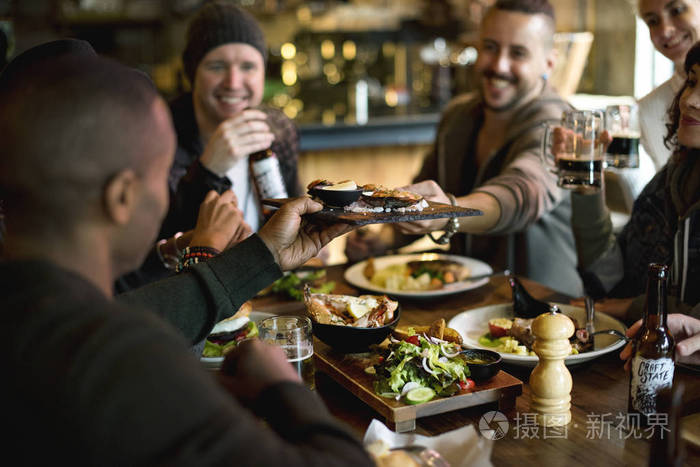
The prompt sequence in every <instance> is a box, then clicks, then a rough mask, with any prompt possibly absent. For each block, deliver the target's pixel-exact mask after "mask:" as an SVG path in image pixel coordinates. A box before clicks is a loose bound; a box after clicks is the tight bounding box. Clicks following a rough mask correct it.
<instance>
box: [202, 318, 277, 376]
mask: <svg viewBox="0 0 700 467" xmlns="http://www.w3.org/2000/svg"><path fill="white" fill-rule="evenodd" d="M270 316H273V314H272V313H265V312H264V311H251V312H250V315H249V316H248V317H249V318H250V319H251V320H252V321H255V324H257V325H258V326H259V325H260V321H262V320H264V319H266V318H269V317H270ZM199 360H200V361H201V362H202V363H203V364H204V366H205V367H206V368H208V369H210V370H218V369H219V368H221V364H222V363H223V361H224V357H200V358H199Z"/></svg>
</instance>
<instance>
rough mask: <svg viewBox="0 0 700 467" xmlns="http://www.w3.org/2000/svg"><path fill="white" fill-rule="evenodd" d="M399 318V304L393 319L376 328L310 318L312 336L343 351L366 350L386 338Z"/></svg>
mask: <svg viewBox="0 0 700 467" xmlns="http://www.w3.org/2000/svg"><path fill="white" fill-rule="evenodd" d="M400 318H401V305H399V306H398V307H397V308H396V311H395V312H394V319H393V320H391V322H389V323H386V324H385V325H384V326H381V327H378V328H356V327H352V326H342V325H337V324H320V323H317V322H316V321H314V320H313V319H311V323H312V326H313V332H314V336H316V337H318V338H319V340H321V341H322V342H324V343H325V344H327V345H329V346H330V347H333V349H335V350H337V351H339V352H343V353H358V352H367V351H368V350H369V346H370V345H372V344H379V343H381V342H382V341H383V340H384V339H386V338H387V336H388V335H389V333H391V330H392V329H394V328H395V327H396V325H397V324H398V323H399V319H400Z"/></svg>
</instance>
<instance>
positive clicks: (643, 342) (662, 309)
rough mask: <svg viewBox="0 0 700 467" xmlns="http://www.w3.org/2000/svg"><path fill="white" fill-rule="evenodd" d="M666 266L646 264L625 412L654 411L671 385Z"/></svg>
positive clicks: (643, 415)
mask: <svg viewBox="0 0 700 467" xmlns="http://www.w3.org/2000/svg"><path fill="white" fill-rule="evenodd" d="M667 280H668V266H666V265H663V264H655V263H652V264H650V265H649V270H648V282H647V294H646V303H645V304H644V322H643V323H642V325H641V327H640V329H639V332H638V333H637V335H636V337H635V340H634V352H633V356H632V363H631V371H630V390H629V404H628V412H629V413H639V414H641V420H640V421H641V423H642V424H643V425H646V416H648V415H650V414H654V413H656V411H657V398H658V394H659V391H660V390H662V389H664V388H668V387H671V385H672V384H673V371H674V350H675V344H674V341H673V336H671V333H670V332H669V331H668V328H667V327H666V282H667Z"/></svg>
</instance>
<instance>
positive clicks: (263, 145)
mask: <svg viewBox="0 0 700 467" xmlns="http://www.w3.org/2000/svg"><path fill="white" fill-rule="evenodd" d="M266 59H267V46H266V45H265V38H264V35H263V32H262V30H261V29H260V26H259V25H258V23H257V22H256V20H255V18H253V16H252V15H251V14H250V13H248V12H246V11H245V10H243V9H241V8H239V7H238V6H236V5H234V4H233V3H232V2H230V1H224V0H215V1H211V2H207V3H206V4H205V5H204V6H203V7H202V8H201V9H200V10H199V11H198V12H197V13H196V14H195V16H194V17H193V18H192V20H191V21H190V24H189V26H188V29H187V37H186V46H185V49H184V51H183V54H182V62H183V66H184V70H185V74H186V76H187V78H188V80H189V81H190V84H191V86H192V92H191V93H187V94H184V95H182V96H180V97H179V98H177V99H175V100H174V101H173V102H171V104H170V108H171V111H172V114H173V123H174V125H175V130H176V133H177V137H178V148H177V152H176V154H175V162H174V164H173V167H172V170H171V174H170V188H171V208H170V212H169V214H168V216H167V217H166V219H165V221H164V224H163V227H162V229H161V238H167V237H170V236H171V235H173V234H175V233H176V232H178V231H185V230H189V229H191V228H192V227H193V226H194V225H195V223H196V220H197V210H198V208H199V205H200V204H201V202H202V200H203V199H204V196H205V195H206V193H207V192H208V191H209V190H212V189H214V190H216V191H218V192H219V193H221V192H223V191H225V190H229V189H233V191H234V192H235V194H236V197H237V199H238V205H239V208H240V209H241V210H242V211H243V213H244V218H245V221H246V222H247V223H248V224H249V225H250V227H251V228H252V230H254V231H257V230H258V228H259V226H260V225H261V223H262V222H263V218H262V215H261V213H262V206H261V205H260V202H259V200H258V199H257V196H256V193H255V190H254V187H253V182H252V178H251V176H250V172H249V162H248V156H249V155H250V154H253V153H255V152H258V151H262V150H265V149H268V148H270V149H272V151H273V152H274V153H275V154H276V156H277V158H278V159H279V162H280V167H281V169H282V175H283V178H284V182H285V186H286V189H287V194H288V195H289V196H290V197H293V196H298V195H299V194H300V193H301V188H300V186H299V181H298V177H297V161H298V153H299V137H298V132H297V129H296V127H295V126H294V124H293V123H292V122H291V121H290V120H289V119H288V118H287V117H286V116H285V115H284V114H283V113H282V112H280V111H278V110H276V109H270V108H262V107H260V104H261V102H262V97H263V90H264V86H265V63H266Z"/></svg>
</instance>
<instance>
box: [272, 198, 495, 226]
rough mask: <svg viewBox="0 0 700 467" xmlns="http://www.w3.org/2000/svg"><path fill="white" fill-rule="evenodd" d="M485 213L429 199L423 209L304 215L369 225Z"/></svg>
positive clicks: (327, 211) (274, 203)
mask: <svg viewBox="0 0 700 467" xmlns="http://www.w3.org/2000/svg"><path fill="white" fill-rule="evenodd" d="M289 201H291V199H290V198H284V199H264V200H262V202H263V204H265V205H267V206H273V207H277V208H279V207H282V206H283V205H284V204H286V203H288V202H289ZM483 214H484V213H483V212H481V211H479V210H478V209H472V208H463V207H461V206H452V205H449V204H444V203H434V202H432V201H428V207H427V208H423V210H422V211H410V212H394V211H393V210H392V211H391V212H352V211H345V210H344V209H342V208H329V207H324V208H323V210H321V211H319V212H315V213H313V214H307V215H305V216H304V217H306V218H308V219H309V220H310V221H312V222H317V223H319V224H336V223H345V224H349V225H368V224H385V223H395V222H413V221H423V220H429V219H441V218H444V219H449V218H451V217H468V216H481V215H483Z"/></svg>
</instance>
